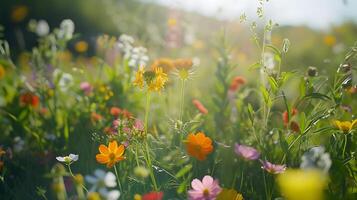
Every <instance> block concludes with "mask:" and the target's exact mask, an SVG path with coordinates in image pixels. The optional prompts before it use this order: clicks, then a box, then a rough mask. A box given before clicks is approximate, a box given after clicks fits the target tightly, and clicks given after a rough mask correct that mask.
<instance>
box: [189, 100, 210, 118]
mask: <svg viewBox="0 0 357 200" xmlns="http://www.w3.org/2000/svg"><path fill="white" fill-rule="evenodd" d="M192 103H193V105H194V106H195V107H196V108H197V110H198V111H200V113H202V114H204V115H206V114H208V110H207V108H206V107H205V106H204V105H203V104H202V103H201V102H200V101H199V100H197V99H194V100H192Z"/></svg>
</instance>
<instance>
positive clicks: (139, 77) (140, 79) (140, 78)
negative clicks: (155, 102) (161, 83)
mask: <svg viewBox="0 0 357 200" xmlns="http://www.w3.org/2000/svg"><path fill="white" fill-rule="evenodd" d="M144 72H145V71H144V66H140V68H139V70H138V71H137V72H136V73H135V80H134V85H135V86H138V87H139V88H140V89H143V88H144Z"/></svg>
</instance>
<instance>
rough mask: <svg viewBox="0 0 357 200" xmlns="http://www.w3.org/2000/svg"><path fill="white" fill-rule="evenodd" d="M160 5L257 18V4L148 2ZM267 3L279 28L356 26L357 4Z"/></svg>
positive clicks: (350, 0) (253, 0) (321, 0)
mask: <svg viewBox="0 0 357 200" xmlns="http://www.w3.org/2000/svg"><path fill="white" fill-rule="evenodd" d="M147 1H153V2H158V3H160V4H164V5H168V6H172V7H179V8H183V9H185V10H189V11H197V12H199V13H201V14H204V15H209V16H217V17H219V18H224V19H231V18H238V17H239V16H240V15H241V14H242V13H243V12H245V13H246V14H247V16H248V18H249V17H250V18H252V17H254V16H256V14H255V13H256V8H257V5H258V3H257V2H258V0H147ZM346 1H347V4H344V3H343V0H269V2H268V3H266V4H265V5H266V6H265V13H266V16H267V17H268V18H270V19H273V20H274V21H275V22H277V23H279V24H292V25H299V24H306V25H309V26H311V27H315V28H327V27H328V26H329V25H331V24H337V23H339V22H341V21H344V20H354V21H356V22H357V0H346Z"/></svg>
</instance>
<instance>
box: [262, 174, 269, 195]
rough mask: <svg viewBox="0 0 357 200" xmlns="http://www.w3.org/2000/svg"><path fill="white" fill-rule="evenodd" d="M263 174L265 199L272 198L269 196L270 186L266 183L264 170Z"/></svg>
mask: <svg viewBox="0 0 357 200" xmlns="http://www.w3.org/2000/svg"><path fill="white" fill-rule="evenodd" d="M262 172H263V179H264V190H265V198H266V199H268V197H269V196H270V195H268V185H267V181H266V179H265V172H264V170H262Z"/></svg>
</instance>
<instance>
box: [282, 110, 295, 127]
mask: <svg viewBox="0 0 357 200" xmlns="http://www.w3.org/2000/svg"><path fill="white" fill-rule="evenodd" d="M297 113H298V110H297V109H296V108H293V109H292V111H291V113H290V116H291V117H292V116H294V115H296V114H297ZM283 122H284V125H285V126H287V125H288V124H289V114H288V111H284V112H283Z"/></svg>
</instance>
